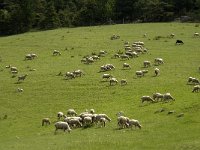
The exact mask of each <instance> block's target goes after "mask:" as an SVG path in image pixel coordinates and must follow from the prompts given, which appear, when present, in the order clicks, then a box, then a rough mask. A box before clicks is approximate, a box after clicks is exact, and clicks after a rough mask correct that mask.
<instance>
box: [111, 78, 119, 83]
mask: <svg viewBox="0 0 200 150" xmlns="http://www.w3.org/2000/svg"><path fill="white" fill-rule="evenodd" d="M117 83H118V81H117V79H116V78H111V79H110V85H114V84H115V85H116V84H117Z"/></svg>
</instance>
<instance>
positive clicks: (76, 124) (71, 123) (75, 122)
mask: <svg viewBox="0 0 200 150" xmlns="http://www.w3.org/2000/svg"><path fill="white" fill-rule="evenodd" d="M67 123H68V124H69V126H70V127H82V123H81V122H80V120H79V119H76V118H75V119H73V118H72V119H68V120H67Z"/></svg>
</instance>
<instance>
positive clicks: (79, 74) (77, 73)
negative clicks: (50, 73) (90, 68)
mask: <svg viewBox="0 0 200 150" xmlns="http://www.w3.org/2000/svg"><path fill="white" fill-rule="evenodd" d="M72 73H73V74H74V75H75V76H76V77H81V76H82V75H85V74H84V72H83V71H82V70H80V69H78V70H75V71H73V72H72Z"/></svg>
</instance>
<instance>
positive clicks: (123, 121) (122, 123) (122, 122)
mask: <svg viewBox="0 0 200 150" xmlns="http://www.w3.org/2000/svg"><path fill="white" fill-rule="evenodd" d="M128 122H129V118H128V117H125V116H119V117H118V118H117V125H118V126H119V128H120V129H123V128H125V127H126V128H128V127H129V124H128Z"/></svg>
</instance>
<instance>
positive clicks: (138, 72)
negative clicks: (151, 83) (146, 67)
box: [135, 70, 144, 77]
mask: <svg viewBox="0 0 200 150" xmlns="http://www.w3.org/2000/svg"><path fill="white" fill-rule="evenodd" d="M135 74H136V76H137V77H142V76H144V72H143V71H141V70H140V71H136V72H135Z"/></svg>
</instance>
